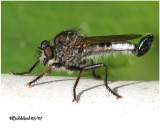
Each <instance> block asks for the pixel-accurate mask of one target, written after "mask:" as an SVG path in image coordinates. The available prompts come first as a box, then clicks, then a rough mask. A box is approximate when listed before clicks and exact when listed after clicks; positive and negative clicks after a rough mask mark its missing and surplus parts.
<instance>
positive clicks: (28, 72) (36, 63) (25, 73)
mask: <svg viewBox="0 0 160 128" xmlns="http://www.w3.org/2000/svg"><path fill="white" fill-rule="evenodd" d="M38 63H39V60H38V61H36V62H35V63H34V65H33V66H32V67H31V68H30V69H29V70H28V71H26V72H21V73H17V72H11V73H12V74H13V75H27V74H30V73H31V72H32V71H33V69H34V68H35V67H36V66H37V65H38Z"/></svg>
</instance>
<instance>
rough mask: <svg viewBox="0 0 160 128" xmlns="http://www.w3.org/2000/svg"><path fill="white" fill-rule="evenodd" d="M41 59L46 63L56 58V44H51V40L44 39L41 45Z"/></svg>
mask: <svg viewBox="0 0 160 128" xmlns="http://www.w3.org/2000/svg"><path fill="white" fill-rule="evenodd" d="M38 48H39V49H40V54H39V60H40V62H41V63H43V64H44V65H46V64H47V63H48V62H49V61H51V60H53V59H54V46H52V45H51V44H50V42H49V41H47V40H44V41H42V43H41V45H40V47H38Z"/></svg>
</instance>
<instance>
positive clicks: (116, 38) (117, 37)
mask: <svg viewBox="0 0 160 128" xmlns="http://www.w3.org/2000/svg"><path fill="white" fill-rule="evenodd" d="M141 36H142V35H139V34H129V35H110V36H93V37H84V38H82V40H81V41H80V42H77V43H76V44H75V45H76V46H78V45H83V44H85V45H87V44H95V43H103V42H104V43H105V42H119V41H121V42H124V41H127V40H133V39H136V38H139V37H141Z"/></svg>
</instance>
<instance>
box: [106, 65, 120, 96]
mask: <svg viewBox="0 0 160 128" xmlns="http://www.w3.org/2000/svg"><path fill="white" fill-rule="evenodd" d="M104 68H105V70H104V85H105V87H106V88H107V89H108V90H109V91H110V92H111V93H112V94H113V95H114V96H116V97H117V99H119V98H122V96H120V95H118V94H117V93H115V92H114V91H112V89H111V88H110V87H109V86H108V80H107V75H108V71H107V66H106V65H104Z"/></svg>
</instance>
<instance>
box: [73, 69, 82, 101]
mask: <svg viewBox="0 0 160 128" xmlns="http://www.w3.org/2000/svg"><path fill="white" fill-rule="evenodd" d="M81 75H82V70H80V72H79V75H78V77H77V79H76V82H75V84H74V86H73V97H74V98H73V100H72V102H74V101H76V102H77V103H78V99H77V96H76V87H77V85H78V82H79V80H80V78H81Z"/></svg>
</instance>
